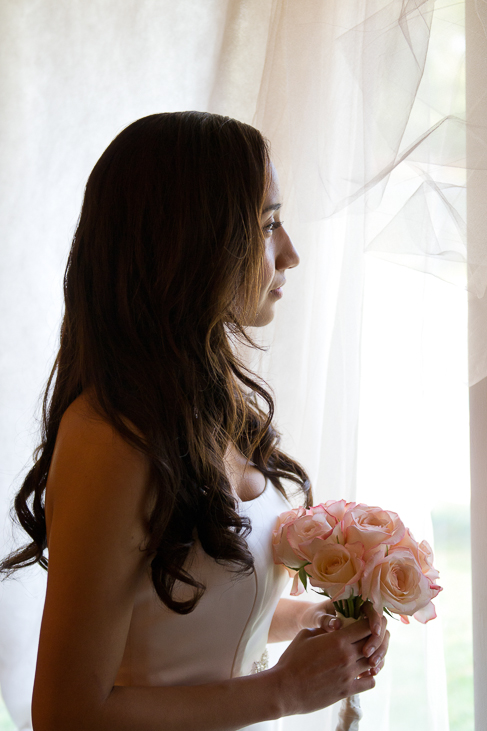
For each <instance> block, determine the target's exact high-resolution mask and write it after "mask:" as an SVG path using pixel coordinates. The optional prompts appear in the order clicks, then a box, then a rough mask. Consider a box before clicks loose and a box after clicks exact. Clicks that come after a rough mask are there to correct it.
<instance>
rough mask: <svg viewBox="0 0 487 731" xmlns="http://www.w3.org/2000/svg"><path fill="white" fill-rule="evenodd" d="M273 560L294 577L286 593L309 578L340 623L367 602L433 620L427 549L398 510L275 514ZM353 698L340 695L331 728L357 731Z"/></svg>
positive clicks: (340, 503) (331, 507)
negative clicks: (334, 722) (332, 607)
mask: <svg viewBox="0 0 487 731" xmlns="http://www.w3.org/2000/svg"><path fill="white" fill-rule="evenodd" d="M272 549H273V553H274V562H275V563H277V564H284V566H286V568H287V569H288V570H289V573H290V574H291V575H292V576H294V581H293V587H292V589H291V594H294V595H295V594H301V593H302V592H303V591H304V589H306V588H307V583H308V581H309V582H310V584H311V586H313V587H316V589H317V590H318V593H320V594H323V595H324V596H327V597H329V598H330V599H331V600H332V602H333V605H334V607H335V609H336V611H337V613H338V614H339V615H341V616H342V617H343V618H344V619H343V621H342V624H343V625H344V626H345V625H346V624H349V623H351V622H353V621H355V620H357V619H358V618H359V617H360V615H361V607H362V604H363V603H364V602H365V601H367V600H368V601H370V602H371V603H372V604H373V606H374V609H375V610H376V612H377V613H378V614H380V615H382V613H383V611H385V612H386V613H387V614H390V613H391V612H393V613H395V614H399V615H400V617H401V619H402V621H403V622H405V623H406V624H409V619H408V616H411V615H412V616H414V617H415V619H417V620H418V621H420V622H423V623H426V622H428V620H430V619H434V618H435V617H436V612H435V608H434V606H433V602H432V599H434V598H435V597H436V596H437V594H438V592H440V591H441V586H438V585H437V584H436V583H435V582H436V579H437V578H438V577H439V573H438V571H437V570H436V569H435V568H434V567H433V551H432V550H431V547H430V546H429V544H428V543H427V542H426V541H421V543H418V542H417V541H416V540H415V539H414V537H413V535H412V534H411V532H410V531H409V530H408V529H407V528H406V527H405V525H404V523H403V522H402V521H401V520H400V518H399V516H398V515H397V513H393V512H391V511H390V510H382V508H378V507H371V506H369V505H364V504H363V503H359V504H357V503H347V502H345V500H328V501H327V502H326V503H322V504H320V505H316V506H315V507H312V508H309V509H308V510H305V508H296V509H294V510H288V511H286V512H285V513H281V515H280V516H279V518H278V519H277V525H276V527H275V529H274V531H273V534H272ZM361 718H362V712H361V709H360V700H359V696H358V695H354V696H351V697H350V698H345V699H343V701H342V705H341V708H340V712H339V714H338V726H337V728H336V731H357V730H358V724H359V721H360V719H361Z"/></svg>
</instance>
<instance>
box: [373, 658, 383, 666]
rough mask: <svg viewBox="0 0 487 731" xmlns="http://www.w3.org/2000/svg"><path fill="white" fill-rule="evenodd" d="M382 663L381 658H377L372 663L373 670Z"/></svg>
mask: <svg viewBox="0 0 487 731" xmlns="http://www.w3.org/2000/svg"><path fill="white" fill-rule="evenodd" d="M381 662H382V658H381V657H380V656H379V657H378V658H377V660H375V662H374V668H376V667H377V666H378V665H379V664H380V663H381Z"/></svg>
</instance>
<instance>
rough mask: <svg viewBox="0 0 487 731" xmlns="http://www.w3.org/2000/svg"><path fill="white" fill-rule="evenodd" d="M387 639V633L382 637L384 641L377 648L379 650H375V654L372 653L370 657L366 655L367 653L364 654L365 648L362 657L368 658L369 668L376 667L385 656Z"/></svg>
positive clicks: (387, 645)
mask: <svg viewBox="0 0 487 731" xmlns="http://www.w3.org/2000/svg"><path fill="white" fill-rule="evenodd" d="M389 639H390V634H389V632H386V633H385V636H384V641H383V642H382V644H381V645H380V646H379V648H378V649H377V650H376V652H374V653H373V654H372V655H370V656H369V655H367V653H366V652H365V648H364V655H365V657H368V658H369V664H370V666H371V667H376V666H377V665H378V664H379V663H380V662H381V660H383V659H384V657H385V654H386V652H387V650H388V647H389Z"/></svg>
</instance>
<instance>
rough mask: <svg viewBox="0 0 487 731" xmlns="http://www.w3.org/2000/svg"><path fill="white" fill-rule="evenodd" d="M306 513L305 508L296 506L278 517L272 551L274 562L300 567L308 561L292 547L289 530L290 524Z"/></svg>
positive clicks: (292, 567)
mask: <svg viewBox="0 0 487 731" xmlns="http://www.w3.org/2000/svg"><path fill="white" fill-rule="evenodd" d="M305 515H306V510H305V509H304V508H301V507H300V508H294V510H287V511H286V512H285V513H281V515H279V517H278V519H277V523H276V527H275V528H274V530H273V532H272V553H273V557H274V563H276V564H280V563H282V564H284V565H285V566H287V567H288V568H290V569H300V568H301V566H304V565H305V564H306V563H307V560H306V559H304V558H303V557H302V556H299V555H297V554H296V553H295V552H294V551H293V549H292V548H291V546H290V544H289V541H288V537H287V531H288V529H289V527H290V526H292V524H293V523H294V522H295V521H296V520H299V518H301V517H303V516H305Z"/></svg>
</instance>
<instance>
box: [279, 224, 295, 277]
mask: <svg viewBox="0 0 487 731" xmlns="http://www.w3.org/2000/svg"><path fill="white" fill-rule="evenodd" d="M279 233H280V241H279V254H278V257H277V260H276V269H292V268H293V267H297V266H298V264H299V261H300V260H299V254H298V252H297V251H296V249H295V248H294V245H293V242H292V241H291V238H290V236H289V234H288V232H287V231H286V229H285V228H284V227H283V226H281V228H280V229H279Z"/></svg>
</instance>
